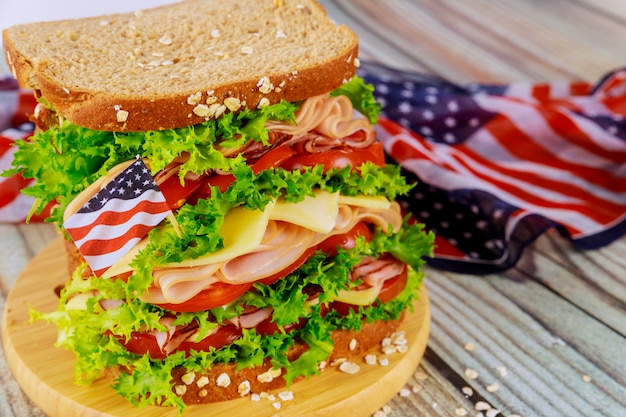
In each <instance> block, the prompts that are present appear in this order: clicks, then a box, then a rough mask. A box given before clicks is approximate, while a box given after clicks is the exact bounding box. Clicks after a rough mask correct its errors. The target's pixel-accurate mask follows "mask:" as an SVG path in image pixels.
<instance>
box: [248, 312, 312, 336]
mask: <svg viewBox="0 0 626 417" xmlns="http://www.w3.org/2000/svg"><path fill="white" fill-rule="evenodd" d="M305 322H306V321H305V320H304V319H303V318H301V319H300V320H299V321H297V322H296V323H290V324H287V325H286V326H283V330H285V333H289V332H290V331H292V330H296V329H299V328H300V327H302V326H304V323H305ZM255 329H256V331H257V332H258V333H259V334H260V335H261V336H267V335H269V334H274V333H276V332H278V331H280V329H279V327H278V325H277V324H276V323H274V322H273V321H272V317H268V318H266V319H265V320H263V321H262V322H260V323H259V324H257V325H256V327H255Z"/></svg>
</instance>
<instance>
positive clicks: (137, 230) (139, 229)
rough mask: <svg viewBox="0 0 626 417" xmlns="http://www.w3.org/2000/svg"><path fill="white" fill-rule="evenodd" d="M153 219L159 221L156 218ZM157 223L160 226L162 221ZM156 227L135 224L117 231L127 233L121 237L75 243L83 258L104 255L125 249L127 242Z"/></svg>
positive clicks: (105, 236)
mask: <svg viewBox="0 0 626 417" xmlns="http://www.w3.org/2000/svg"><path fill="white" fill-rule="evenodd" d="M153 218H155V219H158V218H156V217H153ZM156 223H157V224H158V223H160V221H158V222H156ZM154 226H155V225H154V224H135V225H133V226H131V227H130V228H127V229H126V228H124V229H121V228H120V229H116V230H115V231H116V232H117V231H120V230H124V231H125V232H124V233H122V234H120V235H116V236H112V237H110V238H109V237H108V236H107V235H105V234H100V235H99V237H100V238H98V239H85V240H84V241H83V242H80V243H79V242H75V243H76V244H77V245H78V247H79V249H80V252H81V253H82V254H83V256H97V255H104V254H107V253H110V252H115V251H117V250H119V249H121V248H122V247H124V245H125V244H126V242H128V241H129V240H131V239H134V238H137V237H143V236H145V235H146V234H147V233H148V232H149V231H150V230H151V229H152V228H153V227H154Z"/></svg>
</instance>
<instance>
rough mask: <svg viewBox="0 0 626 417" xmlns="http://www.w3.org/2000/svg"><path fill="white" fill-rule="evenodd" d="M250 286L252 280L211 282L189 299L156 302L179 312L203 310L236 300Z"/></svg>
mask: <svg viewBox="0 0 626 417" xmlns="http://www.w3.org/2000/svg"><path fill="white" fill-rule="evenodd" d="M250 287H252V282H247V283H245V284H227V283H225V282H221V281H220V282H216V283H215V284H211V286H210V287H209V288H207V289H204V290H202V291H200V292H199V293H198V294H196V295H195V296H194V297H192V298H191V299H189V300H187V301H185V302H183V303H180V304H171V303H164V304H156V305H157V306H159V307H161V308H163V309H166V310H170V311H177V312H181V313H190V312H194V311H205V310H210V309H212V308H216V307H220V306H223V305H226V304H228V303H230V302H231V301H234V300H236V299H237V298H239V297H240V296H241V295H243V294H244V293H245V292H246V291H248V290H249V289H250Z"/></svg>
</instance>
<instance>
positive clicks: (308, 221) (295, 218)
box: [270, 190, 339, 233]
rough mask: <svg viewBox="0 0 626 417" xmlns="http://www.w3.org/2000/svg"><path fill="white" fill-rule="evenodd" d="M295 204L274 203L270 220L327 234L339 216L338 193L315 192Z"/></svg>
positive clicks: (281, 200)
mask: <svg viewBox="0 0 626 417" xmlns="http://www.w3.org/2000/svg"><path fill="white" fill-rule="evenodd" d="M314 193H315V196H307V197H305V198H304V200H302V201H299V202H297V203H290V202H286V201H284V200H283V199H282V198H281V199H280V200H278V201H277V202H276V204H275V205H274V207H273V208H272V210H271V213H270V219H271V220H282V221H285V222H289V223H293V224H296V225H298V226H301V227H304V228H306V229H309V230H313V231H314V232H318V233H329V232H330V231H331V230H333V228H334V227H335V223H336V222H337V215H338V214H339V193H329V192H327V191H319V190H318V191H315V192H314Z"/></svg>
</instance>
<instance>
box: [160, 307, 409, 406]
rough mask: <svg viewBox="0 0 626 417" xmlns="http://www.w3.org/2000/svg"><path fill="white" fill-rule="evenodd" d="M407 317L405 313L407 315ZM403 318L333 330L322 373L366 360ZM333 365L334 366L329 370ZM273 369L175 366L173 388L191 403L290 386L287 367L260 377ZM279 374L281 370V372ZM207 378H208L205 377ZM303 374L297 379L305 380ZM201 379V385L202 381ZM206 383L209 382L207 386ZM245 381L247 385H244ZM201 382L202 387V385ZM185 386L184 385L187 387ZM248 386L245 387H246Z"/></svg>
mask: <svg viewBox="0 0 626 417" xmlns="http://www.w3.org/2000/svg"><path fill="white" fill-rule="evenodd" d="M403 317H404V316H403ZM402 320H403V319H402V318H400V319H398V320H390V321H376V322H373V323H364V324H363V326H362V329H361V331H359V332H354V331H350V330H335V331H333V332H332V338H333V341H334V349H333V351H332V353H331V355H330V356H329V358H328V359H327V361H326V362H327V366H326V368H325V369H323V370H322V371H321V372H340V371H338V370H337V369H334V368H335V366H332V367H331V366H330V364H332V363H333V362H335V361H337V362H342V361H350V362H353V363H357V364H359V365H361V364H363V363H364V359H363V358H364V357H365V355H366V354H368V353H373V354H378V353H380V349H376V348H377V347H380V344H381V342H382V340H383V339H384V338H385V337H388V336H390V335H391V334H392V333H394V332H395V331H397V330H398V328H399V327H400V325H401V324H402ZM306 349H307V347H306V345H304V344H302V343H300V344H297V345H296V346H295V347H294V348H292V349H291V350H290V351H289V354H288V357H289V360H290V361H293V360H295V359H296V358H298V356H300V355H301V354H302V353H304V352H305V351H306ZM328 368H333V369H328ZM271 369H272V366H271V364H270V361H269V360H268V359H266V360H265V361H264V363H263V365H261V366H255V367H251V368H246V369H241V370H239V371H237V364H218V365H215V366H214V367H213V368H212V369H211V370H210V371H209V372H207V373H206V374H200V373H194V374H190V373H189V372H187V371H186V370H185V369H183V368H175V369H174V370H173V371H172V382H173V384H174V385H173V386H174V388H173V390H174V392H175V393H177V394H178V395H179V396H180V397H181V398H182V399H183V401H184V403H185V404H187V405H194V404H209V403H214V402H219V401H228V400H233V399H236V398H241V397H245V396H247V395H250V394H251V393H256V394H259V393H261V392H269V391H273V390H278V389H281V388H284V387H285V386H286V381H285V378H284V373H285V371H284V369H281V370H279V372H280V375H277V376H275V377H273V378H272V379H271V380H265V379H263V378H259V375H262V374H264V373H267V372H268V371H269V370H271ZM277 373H278V372H277ZM221 374H226V375H228V379H227V380H228V381H229V384H228V386H220V385H218V383H217V380H218V377H219V376H220V375H221ZM202 377H206V379H202ZM302 379H303V377H301V378H298V379H296V380H295V381H294V383H297V381H300V380H302ZM199 381H200V384H198V382H199ZM205 383H206V385H205ZM242 384H244V385H243V386H242ZM199 385H200V386H199ZM183 387H184V388H183ZM242 387H245V388H246V389H245V390H242Z"/></svg>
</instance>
